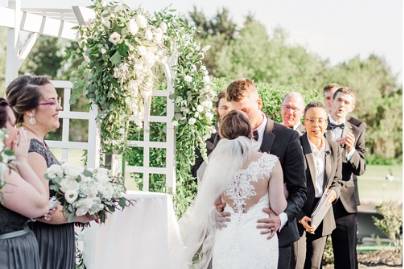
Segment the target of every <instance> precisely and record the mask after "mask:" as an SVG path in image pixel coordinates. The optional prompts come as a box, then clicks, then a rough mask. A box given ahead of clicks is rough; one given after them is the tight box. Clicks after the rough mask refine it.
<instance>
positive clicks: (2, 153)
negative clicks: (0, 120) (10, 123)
mask: <svg viewBox="0 0 404 269" xmlns="http://www.w3.org/2000/svg"><path fill="white" fill-rule="evenodd" d="M6 135H7V133H6V130H5V129H0V191H1V189H2V188H3V187H4V184H5V183H4V179H3V173H4V169H5V168H6V167H7V166H9V164H10V162H11V161H12V160H14V159H15V156H14V152H13V151H12V150H11V149H8V148H6V146H5V145H4V139H5V138H6ZM0 195H1V194H0ZM0 198H1V197H0Z"/></svg>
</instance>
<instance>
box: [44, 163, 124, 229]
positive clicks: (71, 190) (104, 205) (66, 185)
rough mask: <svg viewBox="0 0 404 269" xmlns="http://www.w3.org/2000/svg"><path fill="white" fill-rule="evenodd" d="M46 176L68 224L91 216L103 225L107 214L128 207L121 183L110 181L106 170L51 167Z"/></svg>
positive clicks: (64, 166) (66, 165) (120, 181)
mask: <svg viewBox="0 0 404 269" xmlns="http://www.w3.org/2000/svg"><path fill="white" fill-rule="evenodd" d="M45 176H46V178H47V179H48V180H49V186H50V190H52V191H54V192H55V193H56V199H57V200H58V201H59V202H60V203H61V205H62V206H63V208H64V212H65V215H66V217H67V218H68V220H69V221H73V220H74V218H75V217H76V216H84V215H91V216H95V217H97V218H98V219H99V221H100V222H101V223H104V222H105V218H106V214H107V213H111V212H114V211H115V210H116V209H119V210H122V209H124V208H125V207H127V206H129V205H130V204H131V202H130V201H129V200H127V199H126V198H125V197H124V193H125V187H124V185H123V181H122V180H121V179H120V178H118V177H112V176H111V175H110V172H109V170H107V169H105V168H97V169H95V170H87V169H84V168H79V167H74V166H71V165H69V164H62V165H57V164H54V165H52V166H50V167H49V168H48V169H47V171H46V173H45Z"/></svg>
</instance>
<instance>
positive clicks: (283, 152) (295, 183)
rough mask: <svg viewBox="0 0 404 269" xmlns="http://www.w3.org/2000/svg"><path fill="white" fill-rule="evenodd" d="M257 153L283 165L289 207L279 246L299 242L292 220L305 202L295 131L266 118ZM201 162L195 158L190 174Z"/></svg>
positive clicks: (213, 142) (215, 139)
mask: <svg viewBox="0 0 404 269" xmlns="http://www.w3.org/2000/svg"><path fill="white" fill-rule="evenodd" d="M219 139H220V138H219V136H218V135H217V134H216V135H214V136H212V137H211V138H210V139H209V140H208V141H207V146H208V154H209V153H210V152H211V151H212V150H213V149H214V146H215V145H216V144H217V143H218V142H219ZM212 145H214V146H212ZM260 151H261V152H268V153H271V154H273V155H276V156H277V157H278V158H279V161H280V163H281V165H282V170H283V177H284V182H285V183H286V188H287V190H288V193H289V196H288V205H287V208H286V210H285V213H286V214H287V215H288V222H287V223H286V224H285V226H284V227H283V228H282V230H281V231H280V233H279V234H278V237H279V246H280V247H284V246H288V245H290V244H291V243H292V242H294V241H296V240H297V239H299V232H298V229H297V225H296V221H295V219H296V216H297V215H298V214H299V212H300V210H301V209H302V207H303V205H304V203H305V201H306V178H305V170H304V157H303V151H302V147H301V145H300V141H299V135H298V133H297V132H296V131H294V130H292V129H289V128H286V127H285V126H283V125H281V124H278V123H275V122H274V121H273V120H271V119H269V118H268V121H267V126H266V128H265V131H264V135H263V140H262V144H261V148H260ZM201 163H202V161H201V158H199V159H198V157H197V160H196V164H195V166H194V167H193V168H192V171H193V172H196V170H197V169H198V168H199V166H200V164H201Z"/></svg>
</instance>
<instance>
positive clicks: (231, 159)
mask: <svg viewBox="0 0 404 269" xmlns="http://www.w3.org/2000/svg"><path fill="white" fill-rule="evenodd" d="M250 152H251V140H250V139H249V138H247V137H241V136H240V137H238V138H236V139H232V140H229V139H221V140H220V141H219V143H218V144H217V146H216V148H215V150H214V151H213V152H212V153H211V154H210V156H209V162H208V164H207V167H206V170H205V173H204V176H203V179H202V182H201V185H200V187H199V190H198V193H197V196H196V198H195V200H194V202H193V203H192V205H191V206H190V207H189V208H188V210H187V211H186V212H185V214H184V215H183V217H182V218H181V219H180V220H179V228H180V233H181V237H182V240H183V244H184V252H183V256H184V257H183V259H184V260H185V261H184V263H185V264H186V265H185V267H186V268H191V267H193V268H207V266H208V265H209V261H210V260H211V255H212V247H213V243H214V236H215V221H214V219H213V218H212V215H213V214H212V213H213V210H215V208H214V202H215V201H216V199H217V198H218V197H219V196H220V195H221V194H222V193H223V192H224V191H225V190H226V188H227V187H228V186H229V185H230V183H231V182H232V180H233V177H234V175H235V174H236V173H237V172H238V171H239V170H240V169H241V168H242V165H243V164H244V163H245V162H246V160H247V159H248V157H249V155H250ZM197 252H199V257H198V258H197V259H196V261H193V259H194V255H195V254H196V253H197ZM175 255H180V253H176V254H175Z"/></svg>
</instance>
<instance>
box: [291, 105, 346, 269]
mask: <svg viewBox="0 0 404 269" xmlns="http://www.w3.org/2000/svg"><path fill="white" fill-rule="evenodd" d="M304 126H305V128H306V133H305V134H304V135H302V136H301V137H300V142H301V145H302V148H303V154H304V157H305V169H306V183H307V200H306V203H305V204H304V207H303V209H302V212H301V213H300V214H299V216H298V218H297V221H298V223H299V224H298V228H299V233H300V235H301V237H300V239H299V240H298V241H296V242H295V243H294V256H295V263H296V265H295V269H303V268H304V269H311V268H320V266H321V260H322V256H323V253H324V248H325V243H326V239H327V236H328V235H330V234H331V233H332V231H333V230H334V229H335V220H334V214H333V210H332V208H330V209H329V210H328V212H327V214H326V215H325V217H324V219H323V221H322V222H321V223H320V225H319V226H318V227H316V229H315V227H312V225H311V223H310V222H311V218H310V216H311V215H312V213H313V211H314V210H315V208H316V207H317V206H318V203H319V201H320V199H321V197H322V196H323V195H324V194H327V195H328V197H327V200H328V202H329V203H332V202H333V201H335V199H338V197H339V193H340V187H341V186H340V185H341V165H342V162H341V152H340V151H341V150H342V149H341V148H340V147H339V145H337V144H336V143H335V142H330V141H327V139H326V138H325V137H324V134H325V132H326V130H327V112H326V110H325V107H324V105H323V104H322V103H319V102H311V103H309V104H308V105H307V106H306V108H305V110H304ZM314 230H315V231H314Z"/></svg>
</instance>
